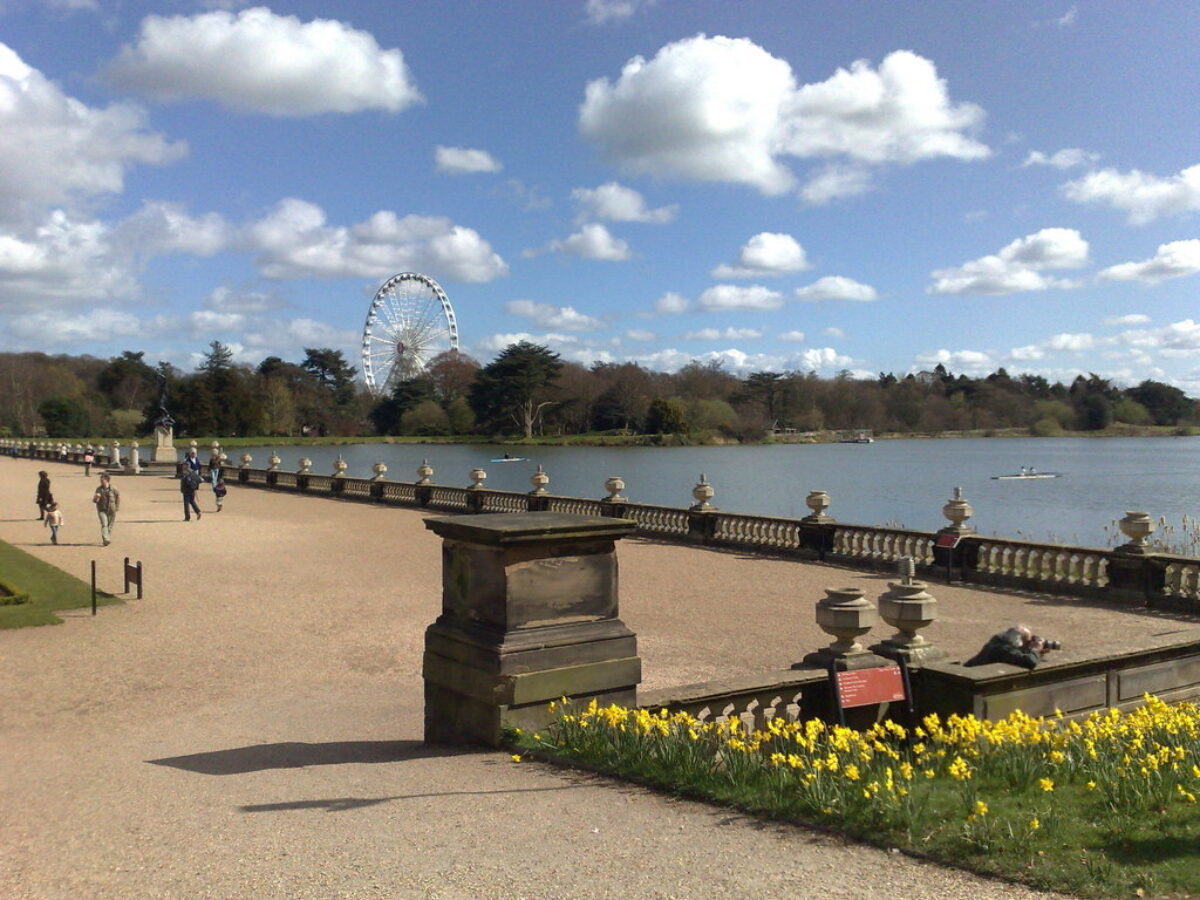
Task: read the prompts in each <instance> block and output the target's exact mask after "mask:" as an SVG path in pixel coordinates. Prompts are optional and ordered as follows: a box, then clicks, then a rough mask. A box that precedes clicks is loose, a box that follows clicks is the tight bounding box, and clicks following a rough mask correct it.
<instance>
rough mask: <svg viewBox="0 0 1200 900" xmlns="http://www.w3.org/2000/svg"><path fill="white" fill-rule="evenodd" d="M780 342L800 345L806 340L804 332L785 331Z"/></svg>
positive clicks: (780, 336)
mask: <svg viewBox="0 0 1200 900" xmlns="http://www.w3.org/2000/svg"><path fill="white" fill-rule="evenodd" d="M779 340H781V341H787V342H788V343H789V344H798V343H800V342H801V341H803V340H804V332H803V331H785V332H784V333H783V334H781V335H779Z"/></svg>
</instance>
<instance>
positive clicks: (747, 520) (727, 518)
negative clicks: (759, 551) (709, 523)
mask: <svg viewBox="0 0 1200 900" xmlns="http://www.w3.org/2000/svg"><path fill="white" fill-rule="evenodd" d="M712 516H713V519H714V522H713V539H714V540H715V541H718V542H720V543H723V544H753V545H754V546H759V547H770V548H772V549H774V550H799V549H800V548H801V546H802V543H801V536H800V521H799V520H798V519H775V518H770V517H768V516H749V515H741V514H736V513H726V512H718V513H713V514H712Z"/></svg>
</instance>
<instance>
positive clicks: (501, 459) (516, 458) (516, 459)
mask: <svg viewBox="0 0 1200 900" xmlns="http://www.w3.org/2000/svg"><path fill="white" fill-rule="evenodd" d="M492 462H529V457H528V456H500V457H497V458H495V459H493V460H492Z"/></svg>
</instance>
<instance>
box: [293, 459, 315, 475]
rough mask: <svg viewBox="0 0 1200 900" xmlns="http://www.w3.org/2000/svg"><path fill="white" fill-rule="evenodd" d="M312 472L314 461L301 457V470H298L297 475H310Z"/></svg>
mask: <svg viewBox="0 0 1200 900" xmlns="http://www.w3.org/2000/svg"><path fill="white" fill-rule="evenodd" d="M310 472H312V460H311V459H309V458H308V457H307V456H302V457H300V468H299V469H297V470H296V474H297V475H308V474H309V473H310Z"/></svg>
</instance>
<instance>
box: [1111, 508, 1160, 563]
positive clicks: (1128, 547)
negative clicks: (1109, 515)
mask: <svg viewBox="0 0 1200 900" xmlns="http://www.w3.org/2000/svg"><path fill="white" fill-rule="evenodd" d="M1117 525H1119V526H1120V528H1121V533H1122V534H1124V535H1125V537H1127V538H1129V543H1127V544H1122V545H1121V546H1120V547H1118V548H1117V549H1118V550H1120V551H1121V552H1122V553H1133V554H1137V555H1139V556H1140V555H1143V554H1145V553H1148V552H1150V548H1149V545H1148V542H1147V539H1148V538H1149V537H1150V535H1151V534H1153V533H1154V527H1155V526H1154V520H1153V519H1152V518H1150V514H1149V513H1146V512H1126V513H1125V518H1123V519H1121V520H1120V521H1119V522H1117Z"/></svg>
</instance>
